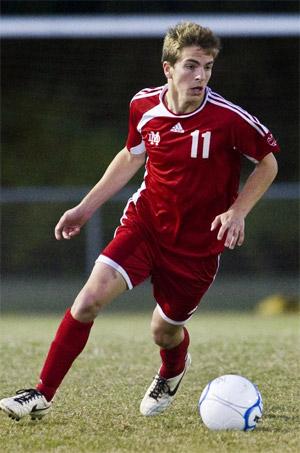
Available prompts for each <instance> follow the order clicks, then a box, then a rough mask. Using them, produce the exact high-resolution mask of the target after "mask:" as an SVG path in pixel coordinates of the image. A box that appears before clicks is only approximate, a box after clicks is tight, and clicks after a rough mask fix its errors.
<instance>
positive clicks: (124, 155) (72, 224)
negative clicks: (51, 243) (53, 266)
mask: <svg viewBox="0 0 300 453" xmlns="http://www.w3.org/2000/svg"><path fill="white" fill-rule="evenodd" d="M144 163H145V153H143V154H138V155H133V154H131V153H129V152H128V150H127V148H126V147H125V148H123V149H122V150H121V151H120V152H119V153H118V154H117V155H116V157H115V158H114V159H113V161H112V162H111V163H110V164H109V166H108V167H107V169H106V171H105V173H104V175H103V176H102V178H101V179H100V181H99V182H98V183H97V184H96V185H95V186H94V187H93V189H92V190H91V191H90V192H89V193H88V194H87V195H86V196H85V197H84V198H83V200H82V201H81V202H80V203H79V204H78V205H77V206H75V207H74V208H72V209H70V210H68V211H66V212H65V213H64V214H63V216H62V217H61V218H60V220H59V222H58V223H57V225H56V227H55V237H56V239H58V240H60V239H71V238H72V237H73V236H76V235H77V234H79V233H80V229H81V227H82V226H83V225H84V224H85V223H86V222H87V221H88V220H89V219H90V217H91V216H92V215H93V214H94V212H95V211H96V210H97V209H98V208H99V207H100V206H102V205H103V204H104V203H105V202H106V201H107V200H109V199H110V198H111V197H112V196H113V195H115V194H116V193H117V192H118V191H119V190H120V189H122V187H124V186H125V185H126V184H127V182H128V181H129V180H130V179H131V178H132V177H133V175H134V174H135V173H136V172H137V171H138V170H139V169H140V167H141V166H142V165H143V164H144Z"/></svg>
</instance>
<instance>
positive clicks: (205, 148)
mask: <svg viewBox="0 0 300 453" xmlns="http://www.w3.org/2000/svg"><path fill="white" fill-rule="evenodd" d="M191 136H192V148H191V157H194V158H195V157H198V142H199V130H198V129H196V130H195V131H193V132H191ZM201 137H202V138H203V145H202V159H208V157H209V147H210V137H211V132H210V131H207V132H203V134H201Z"/></svg>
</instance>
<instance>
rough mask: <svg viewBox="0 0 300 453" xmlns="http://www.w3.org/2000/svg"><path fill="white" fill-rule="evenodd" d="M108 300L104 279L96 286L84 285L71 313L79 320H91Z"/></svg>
mask: <svg viewBox="0 0 300 453" xmlns="http://www.w3.org/2000/svg"><path fill="white" fill-rule="evenodd" d="M109 301H110V300H109V293H108V285H107V283H106V282H105V280H103V281H100V282H99V285H98V287H97V288H94V287H91V286H89V285H86V286H84V287H83V288H82V290H81V291H80V293H79V294H78V296H77V297H76V299H75V301H74V304H73V306H72V309H71V313H72V315H73V316H74V317H75V318H76V319H78V320H79V321H83V322H87V321H93V320H94V319H95V318H96V317H97V315H98V313H99V312H100V310H101V309H102V308H103V307H104V306H105V305H106V304H107V303H108V302H109Z"/></svg>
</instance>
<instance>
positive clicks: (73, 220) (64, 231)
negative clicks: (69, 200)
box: [54, 205, 88, 241]
mask: <svg viewBox="0 0 300 453" xmlns="http://www.w3.org/2000/svg"><path fill="white" fill-rule="evenodd" d="M87 220H88V217H87V216H86V215H85V213H84V211H83V209H82V208H81V207H80V206H79V205H78V206H75V207H74V208H72V209H69V210H68V211H66V212H65V213H64V214H63V215H62V217H61V218H60V219H59V221H58V223H57V225H56V227H55V230H54V234H55V237H56V239H57V240H58V241H59V240H60V239H72V237H73V236H77V235H78V234H79V233H80V230H81V227H82V226H83V225H84V224H85V223H86V222H87Z"/></svg>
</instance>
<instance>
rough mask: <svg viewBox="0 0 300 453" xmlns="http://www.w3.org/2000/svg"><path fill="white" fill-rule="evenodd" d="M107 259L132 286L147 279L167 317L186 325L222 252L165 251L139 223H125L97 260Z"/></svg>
mask: <svg viewBox="0 0 300 453" xmlns="http://www.w3.org/2000/svg"><path fill="white" fill-rule="evenodd" d="M99 261H100V262H104V263H106V264H108V265H110V266H112V267H113V268H115V269H116V270H117V271H118V272H120V274H121V275H122V276H123V277H124V279H125V281H126V283H127V286H128V288H129V289H132V288H133V287H134V286H136V285H138V284H139V283H141V282H143V281H144V280H146V279H147V278H148V277H149V276H150V277H151V282H152V284H153V295H154V298H155V300H156V302H157V304H158V310H159V312H160V315H161V316H162V318H163V319H165V320H166V321H167V322H169V323H171V324H175V325H181V324H184V323H185V322H186V321H188V320H189V318H190V317H191V316H192V314H193V313H194V311H195V310H196V309H197V307H198V304H199V302H200V300H201V298H202V297H203V295H204V294H205V292H206V291H207V290H208V288H209V286H210V285H211V283H212V282H213V280H214V278H215V276H216V273H217V270H218V265H219V255H214V256H209V257H204V258H203V257H202V258H201V257H198V258H194V257H192V258H191V257H185V256H178V255H174V254H170V253H169V252H166V251H162V250H161V249H160V248H159V247H158V245H157V242H156V241H155V240H153V238H151V237H149V235H147V233H146V232H145V231H142V230H141V229H139V228H138V227H137V226H136V225H132V224H131V225H128V224H127V225H126V226H125V225H121V226H119V227H118V229H117V233H116V235H115V237H114V239H113V240H112V241H111V242H110V243H109V244H108V245H107V247H105V249H104V250H103V252H102V254H101V255H100V256H99V257H98V259H97V260H96V262H99Z"/></svg>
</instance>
